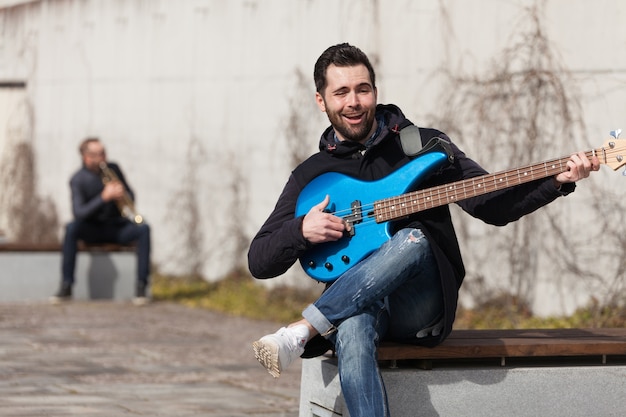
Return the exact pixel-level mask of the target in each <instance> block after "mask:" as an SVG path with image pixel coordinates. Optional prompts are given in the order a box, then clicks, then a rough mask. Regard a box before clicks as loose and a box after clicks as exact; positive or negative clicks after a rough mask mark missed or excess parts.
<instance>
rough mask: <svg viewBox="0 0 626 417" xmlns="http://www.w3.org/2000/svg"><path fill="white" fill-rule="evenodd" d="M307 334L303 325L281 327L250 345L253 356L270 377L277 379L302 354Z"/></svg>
mask: <svg viewBox="0 0 626 417" xmlns="http://www.w3.org/2000/svg"><path fill="white" fill-rule="evenodd" d="M300 327H303V328H304V332H303V329H301V328H300ZM308 332H309V331H308V329H307V328H306V326H303V325H298V326H294V327H281V328H280V329H279V330H278V331H277V332H276V333H274V334H268V335H267V336H263V337H262V338H261V339H260V340H257V341H256V342H254V343H253V344H252V347H253V348H254V356H255V357H256V359H257V360H258V361H259V362H260V363H261V365H263V366H264V367H265V369H267V371H268V372H269V373H270V375H272V376H273V377H274V378H278V377H279V376H280V373H281V372H282V371H284V370H285V369H287V367H288V366H289V365H290V364H291V363H292V362H293V361H294V360H295V359H297V358H299V357H300V355H302V353H303V352H304V345H305V344H306V342H307V339H308V336H307V335H306V334H308Z"/></svg>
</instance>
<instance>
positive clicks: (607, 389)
mask: <svg viewBox="0 0 626 417" xmlns="http://www.w3.org/2000/svg"><path fill="white" fill-rule="evenodd" d="M378 355H379V362H380V367H381V373H382V376H383V380H384V382H385V386H386V389H387V395H388V398H389V405H390V411H391V415H392V417H414V416H418V415H419V416H463V417H473V416H476V417H485V416H507V417H510V416H529V417H530V416H532V417H536V416H547V415H549V416H557V417H559V416H563V417H565V416H568V417H569V416H622V415H626V329H617V328H615V329H545V330H455V331H453V332H452V333H451V335H450V337H449V338H448V339H447V340H446V341H445V342H444V343H442V344H441V345H439V346H437V347H435V348H425V347H420V346H412V345H403V344H397V343H383V344H382V345H381V346H380V348H379V350H378ZM337 416H342V417H349V413H348V411H347V409H346V406H345V402H344V400H343V396H342V394H341V389H340V386H339V378H338V376H337V360H336V358H334V357H333V356H332V355H329V354H327V355H324V356H322V357H319V358H314V359H305V360H303V361H302V380H301V391H300V417H337Z"/></svg>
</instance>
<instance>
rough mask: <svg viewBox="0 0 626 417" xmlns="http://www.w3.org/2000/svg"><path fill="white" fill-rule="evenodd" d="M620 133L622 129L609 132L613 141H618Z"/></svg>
mask: <svg viewBox="0 0 626 417" xmlns="http://www.w3.org/2000/svg"><path fill="white" fill-rule="evenodd" d="M621 133H622V129H615V130H611V136H613V137H614V138H615V139H619V135H620V134H621Z"/></svg>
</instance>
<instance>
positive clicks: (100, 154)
mask: <svg viewBox="0 0 626 417" xmlns="http://www.w3.org/2000/svg"><path fill="white" fill-rule="evenodd" d="M79 151H80V155H81V158H82V167H81V168H80V169H79V170H78V171H77V172H76V173H75V174H74V175H73V176H72V178H71V180H70V190H71V195H72V212H73V215H74V220H73V221H71V222H69V223H68V224H67V225H66V228H65V237H64V240H63V261H62V268H61V270H62V271H61V272H62V276H61V278H62V279H61V286H60V288H59V291H58V292H57V294H56V295H55V296H53V297H52V301H53V302H60V301H65V300H70V299H71V298H72V286H73V284H74V279H75V277H74V270H75V266H76V253H77V250H78V241H79V240H82V241H84V242H85V243H88V244H94V243H96V244H97V243H116V244H129V243H131V242H135V243H136V245H137V283H136V292H135V299H134V300H133V301H134V302H135V304H138V305H140V304H145V303H146V302H147V301H148V298H147V296H146V293H147V289H148V285H149V275H150V227H149V225H148V224H146V223H145V222H143V219H142V217H141V216H139V215H138V214H136V213H134V193H133V191H132V189H131V188H130V187H129V186H128V183H127V182H126V179H125V178H124V174H123V173H122V171H121V170H120V168H119V166H118V165H117V164H115V163H112V162H107V160H106V153H105V149H104V146H103V144H102V142H101V141H100V140H99V139H98V138H95V137H89V138H86V139H84V140H83V141H82V142H81V144H80V147H79ZM105 174H106V175H105ZM128 213H132V215H128Z"/></svg>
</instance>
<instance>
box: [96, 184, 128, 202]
mask: <svg viewBox="0 0 626 417" xmlns="http://www.w3.org/2000/svg"><path fill="white" fill-rule="evenodd" d="M100 195H101V196H102V200H103V201H111V200H121V199H122V198H123V197H124V185H122V183H121V182H119V181H112V182H109V183H107V184H106V185H105V186H104V189H103V190H102V193H101V194H100Z"/></svg>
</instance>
